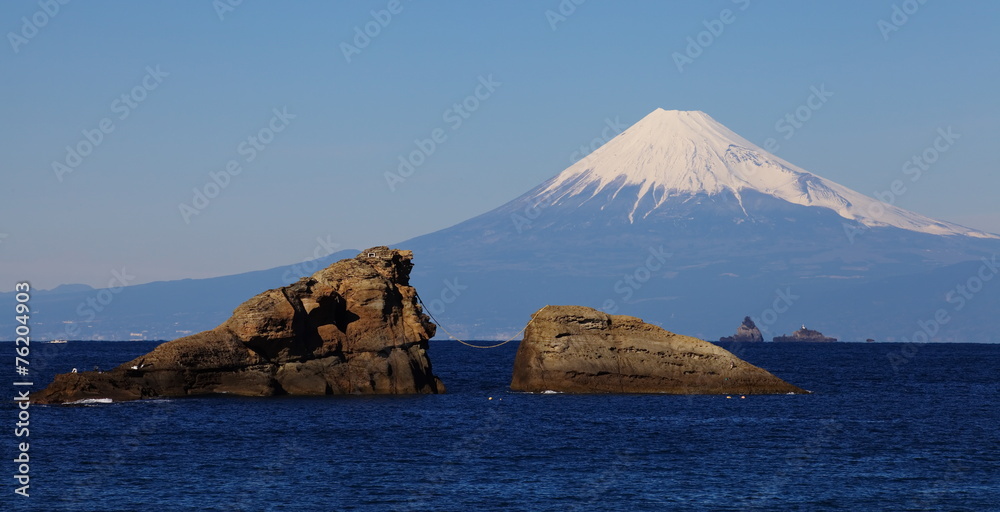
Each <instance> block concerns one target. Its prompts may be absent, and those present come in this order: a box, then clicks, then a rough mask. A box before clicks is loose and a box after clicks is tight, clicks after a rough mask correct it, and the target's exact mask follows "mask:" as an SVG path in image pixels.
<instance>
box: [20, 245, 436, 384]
mask: <svg viewBox="0 0 1000 512" xmlns="http://www.w3.org/2000/svg"><path fill="white" fill-rule="evenodd" d="M412 258H413V254H412V252H410V251H400V250H395V249H389V248H387V247H375V248H372V249H368V250H366V251H364V252H363V253H361V254H360V255H358V256H357V257H355V258H353V259H345V260H341V261H338V262H336V263H334V264H332V265H330V266H329V267H327V268H325V269H323V270H320V271H319V272H316V273H315V274H313V275H312V276H311V277H307V278H302V279H300V280H299V281H298V282H296V283H293V284H291V285H289V286H285V287H283V288H278V289H274V290H268V291H266V292H263V293H261V294H259V295H257V296H256V297H253V298H251V299H250V300H248V301H246V302H244V303H243V304H241V305H240V306H239V307H237V308H236V310H235V311H234V312H233V316H232V317H230V318H229V320H227V321H226V322H224V323H223V324H222V325H220V326H218V327H216V328H215V329H212V330H210V331H205V332H202V333H198V334H195V335H192V336H187V337H184V338H180V339H176V340H174V341H170V342H167V343H164V344H162V345H160V346H158V347H156V348H155V349H154V350H153V351H152V352H150V353H148V354H146V355H144V356H141V357H139V358H136V359H134V360H132V361H129V362H127V363H125V364H123V365H121V366H118V367H117V368H115V369H113V370H110V371H106V372H83V373H64V374H60V375H57V376H56V378H55V380H54V381H53V382H52V384H51V385H49V387H47V388H46V389H44V390H42V391H40V392H38V393H35V394H34V395H33V396H32V400H33V401H35V402H38V403H63V402H73V401H78V400H84V399H96V398H110V399H112V400H115V401H119V400H136V399H143V398H155V397H179V396H191V395H204V394H212V393H231V394H234V395H244V396H271V395H284V394H289V395H330V394H404V393H442V392H444V385H443V384H442V383H441V381H440V380H439V379H438V378H437V377H435V376H434V374H433V373H432V372H431V363H430V360H429V358H428V356H427V348H428V344H427V341H428V340H429V339H430V338H431V337H432V336H434V332H435V326H434V324H432V323H431V322H430V318H429V317H428V316H427V315H425V314H424V313H423V312H422V311H421V308H420V306H419V305H418V304H417V299H416V290H415V289H414V288H413V287H411V286H410V285H409V276H410V269H411V268H412V266H413V264H412V262H411V260H412Z"/></svg>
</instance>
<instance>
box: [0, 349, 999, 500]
mask: <svg viewBox="0 0 1000 512" xmlns="http://www.w3.org/2000/svg"><path fill="white" fill-rule="evenodd" d="M156 344H157V343H155V342H135V341H133V342H98V341H71V342H69V343H66V344H62V345H46V346H42V345H37V344H36V345H33V346H32V349H33V352H32V359H31V363H30V364H31V365H32V366H31V370H30V373H29V375H28V377H30V379H31V381H33V382H34V389H41V388H42V387H44V385H46V384H47V383H48V382H50V381H51V379H52V376H53V375H54V374H55V373H57V372H66V371H69V370H70V369H71V368H74V367H76V368H79V369H81V370H83V369H93V368H94V367H95V366H96V367H100V368H111V367H113V366H116V365H118V364H120V363H123V362H125V361H128V360H130V359H132V358H133V357H135V356H138V355H140V354H144V353H146V352H148V351H149V350H151V349H152V348H153V347H154V346H155V345H156ZM722 345H723V346H724V347H726V348H728V349H730V350H732V351H733V352H734V353H736V354H737V355H738V356H740V357H742V358H743V359H745V360H747V361H749V362H751V363H753V364H756V365H758V366H761V367H763V368H765V369H767V370H769V371H771V372H772V373H774V374H776V375H778V376H779V377H781V378H783V379H785V380H786V381H788V382H790V383H792V384H795V385H797V386H800V387H803V388H805V389H808V390H810V391H812V394H809V395H777V396H763V395H746V396H735V395H730V396H724V395H712V396H672V395H570V394H558V393H543V394H528V393H515V392H511V391H510V390H509V389H508V385H509V383H510V378H511V368H512V364H513V359H514V353H515V351H516V349H517V342H516V341H515V342H513V343H510V344H508V345H505V346H503V347H499V348H496V349H473V348H469V347H466V346H463V345H459V344H457V343H455V342H453V341H436V340H435V341H432V342H431V348H430V352H429V353H430V356H431V360H432V364H433V368H434V372H435V373H436V374H437V375H439V376H440V377H441V379H442V380H443V381H444V383H445V385H446V386H447V388H448V392H447V393H446V394H443V395H418V396H331V397H277V398H240V397H233V396H211V397H195V398H182V399H162V400H149V401H138V402H125V403H95V404H89V405H74V406H65V405H60V406H42V405H31V406H30V408H29V409H28V411H29V413H30V419H29V420H28V421H29V423H30V427H29V429H30V434H29V436H28V437H21V438H18V437H16V436H15V429H16V427H15V423H16V422H17V421H18V413H19V410H18V409H17V406H15V405H14V404H13V402H12V401H9V400H8V401H5V403H4V404H3V409H2V412H0V422H2V423H4V425H3V428H2V429H0V432H2V434H0V446H2V447H3V454H4V463H3V468H2V470H0V474H3V475H5V476H4V478H3V479H2V481H3V482H4V484H3V487H4V489H3V490H2V494H3V498H2V499H0V510H3V511H21V510H39V511H61V510H67V511H140V510H141V511H147V510H158V511H188V510H191V511H195V510H197V511H242V510H247V511H258V510H288V511H293V510H294V511H313V510H316V511H335V510H358V511H378V512H384V511H393V510H454V511H488V510H525V511H529V510H530V511H572V510H626V511H632V510H636V511H645V510H649V511H661V510H692V511H695V510H697V511H701V510H717V511H744V510H764V511H774V510H803V511H805V510H809V511H812V510H849V511H865V510H893V511H895V510H898V511H920V510H948V511H964V510H967V511H984V510H1000V421H998V420H1000V407H998V406H1000V400H998V398H1000V378H998V376H1000V345H985V344H926V345H922V346H918V345H903V344H892V343H843V342H838V343H828V344H808V343H783V344H782V343H757V344H754V343H727V344H722ZM0 353H7V354H9V357H8V358H7V359H8V360H7V363H5V364H3V365H2V366H4V367H5V368H4V369H3V371H2V373H3V376H4V382H3V383H2V384H0V385H3V386H5V387H6V388H7V394H9V395H10V396H11V397H13V396H14V394H15V393H16V391H17V389H18V388H15V387H14V386H13V384H12V383H13V382H14V381H15V379H17V380H20V379H22V377H19V376H15V375H14V373H13V369H12V367H13V362H14V345H13V344H12V343H0ZM25 441H27V442H29V447H28V448H29V449H28V451H27V453H28V456H29V457H30V463H29V468H25V469H28V471H29V473H28V475H29V476H30V481H29V485H30V487H29V488H28V489H26V490H25V491H26V492H27V493H28V494H29V495H28V496H27V497H26V496H22V495H20V494H16V493H15V490H16V489H17V488H19V487H22V486H21V484H19V483H18V482H17V480H16V479H14V478H12V476H13V475H15V474H17V472H18V471H19V470H20V469H21V468H20V463H18V462H14V459H15V458H17V457H19V453H20V447H19V446H18V444H19V443H21V442H25Z"/></svg>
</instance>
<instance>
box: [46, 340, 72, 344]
mask: <svg viewBox="0 0 1000 512" xmlns="http://www.w3.org/2000/svg"><path fill="white" fill-rule="evenodd" d="M68 342H69V340H52V341H50V342H49V343H68Z"/></svg>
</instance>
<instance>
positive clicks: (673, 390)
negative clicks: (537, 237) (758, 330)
mask: <svg viewBox="0 0 1000 512" xmlns="http://www.w3.org/2000/svg"><path fill="white" fill-rule="evenodd" d="M510 387H511V389H513V390H515V391H529V392H543V391H560V392H565V393H670V394H779V393H808V391H805V390H803V389H801V388H798V387H796V386H793V385H791V384H788V383H787V382H785V381H783V380H781V379H779V378H777V377H775V376H774V375H772V374H770V373H768V372H767V371H766V370H763V369H761V368H758V367H756V366H754V365H752V364H750V363H747V362H746V361H743V360H741V359H739V358H738V357H736V356H734V355H733V354H732V353H730V352H729V351H727V350H725V349H723V348H721V347H718V346H716V345H713V344H711V343H708V342H707V341H702V340H700V339H697V338H692V337H690V336H682V335H680V334H674V333H672V332H669V331H666V330H664V329H662V328H660V327H657V326H655V325H650V324H647V323H645V322H643V321H642V320H640V319H638V318H635V317H631V316H624V315H608V314H605V313H602V312H600V311H597V310H595V309H591V308H587V307H582V306H546V307H544V308H542V309H540V310H538V311H537V312H535V314H534V315H532V319H531V321H530V322H529V323H528V326H527V328H526V329H525V332H524V339H523V340H521V345H520V346H519V347H518V349H517V356H516V357H515V359H514V378H513V380H512V382H511V386H510Z"/></svg>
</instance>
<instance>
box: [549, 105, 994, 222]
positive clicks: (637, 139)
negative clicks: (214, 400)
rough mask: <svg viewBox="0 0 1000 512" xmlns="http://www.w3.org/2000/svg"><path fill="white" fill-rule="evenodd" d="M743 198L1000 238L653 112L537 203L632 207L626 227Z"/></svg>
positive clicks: (691, 117) (567, 173)
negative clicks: (663, 212)
mask: <svg viewBox="0 0 1000 512" xmlns="http://www.w3.org/2000/svg"><path fill="white" fill-rule="evenodd" d="M626 187H628V189H629V190H633V189H635V188H637V189H638V193H637V195H635V196H633V195H632V193H631V192H629V193H626V194H623V195H622V196H621V197H619V193H621V192H622V191H623V190H625V189H626ZM747 190H753V191H756V192H759V193H762V194H766V195H769V196H773V197H776V198H778V199H782V200H784V201H787V202H789V203H793V204H798V205H803V206H814V207H820V208H828V209H830V210H833V211H835V212H836V213H837V214H839V215H840V216H841V217H843V218H845V219H850V220H855V221H858V222H860V223H862V224H864V225H866V226H870V227H876V226H894V227H898V228H902V229H906V230H910V231H917V232H923V233H930V234H936V235H965V236H973V237H979V238H1000V237H997V236H996V235H992V234H989V233H984V232H980V231H976V230H973V229H970V228H966V227H963V226H959V225H957V224H952V223H948V222H942V221H937V220H934V219H931V218H928V217H925V216H923V215H919V214H917V213H913V212H910V211H907V210H903V209H901V208H897V207H895V206H891V205H887V204H884V203H882V202H880V201H877V200H875V199H872V198H870V197H868V196H865V195H863V194H860V193H858V192H855V191H853V190H851V189H849V188H847V187H844V186H842V185H840V184H837V183H834V182H832V181H830V180H827V179H824V178H822V177H820V176H817V175H815V174H812V173H810V172H807V171H805V170H804V169H801V168H799V167H796V166H794V165H792V164H791V163H788V162H786V161H785V160H782V159H781V158H778V157H777V156H774V155H772V154H770V153H768V152H767V151H765V150H764V149H762V148H760V147H758V146H757V145H755V144H754V143H752V142H750V141H748V140H746V139H744V138H743V137H740V136H739V135H737V134H736V133H735V132H733V131H732V130H730V129H729V128H726V127H725V126H723V125H722V124H720V123H719V122H717V121H716V120H715V119H712V118H711V117H710V116H709V115H708V114H705V113H704V112H700V111H680V110H664V109H662V108H658V109H656V110H654V111H653V112H651V113H650V114H648V115H647V116H646V117H644V118H642V119H641V120H640V121H639V122H637V123H635V124H634V125H632V126H631V127H629V128H628V129H627V130H625V131H624V132H622V133H621V134H619V135H618V136H617V137H615V138H614V139H612V140H610V141H609V142H608V143H607V144H605V145H603V146H601V147H600V148H598V149H597V150H596V151H594V152H593V153H591V154H590V155H588V156H587V157H586V158H584V159H582V160H580V161H579V162H577V163H575V164H573V165H572V166H570V167H569V168H567V169H566V170H564V171H563V172H561V173H559V174H558V175H557V176H555V177H554V178H552V179H551V180H549V181H548V182H547V183H546V184H545V185H543V186H542V187H540V189H539V191H538V193H537V194H536V197H537V198H538V200H539V201H546V202H548V203H549V204H559V203H560V202H563V201H565V200H566V199H568V198H570V197H575V196H579V195H581V194H588V195H589V196H590V197H595V196H597V195H598V194H604V195H605V196H610V197H612V198H613V199H612V200H615V201H618V200H623V201H634V205H633V206H632V208H631V211H630V213H629V221H630V222H634V221H635V220H636V219H637V218H642V217H645V216H648V215H649V214H650V213H652V212H653V211H655V210H656V209H657V208H658V207H660V206H661V205H663V204H664V203H666V202H667V201H669V200H671V198H677V197H682V198H686V197H690V196H692V195H696V194H706V195H716V194H722V193H725V192H729V193H731V194H732V195H733V196H735V198H736V199H737V200H738V201H740V204H741V206H742V199H741V198H742V194H743V193H744V192H745V191H747ZM647 196H649V197H651V198H652V201H650V200H649V199H648V198H647ZM744 213H747V212H746V210H745V209H744ZM747 215H748V216H749V215H750V214H749V213H747Z"/></svg>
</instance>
